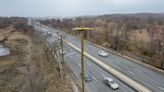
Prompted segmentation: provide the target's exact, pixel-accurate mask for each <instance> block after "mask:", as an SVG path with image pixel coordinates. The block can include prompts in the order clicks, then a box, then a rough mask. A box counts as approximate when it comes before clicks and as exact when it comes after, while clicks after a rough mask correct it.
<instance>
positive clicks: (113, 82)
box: [104, 77, 119, 90]
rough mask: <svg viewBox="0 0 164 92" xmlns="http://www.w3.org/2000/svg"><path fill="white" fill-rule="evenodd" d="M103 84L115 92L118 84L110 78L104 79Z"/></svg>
mask: <svg viewBox="0 0 164 92" xmlns="http://www.w3.org/2000/svg"><path fill="white" fill-rule="evenodd" d="M104 83H105V84H107V85H108V86H110V87H111V88H112V89H114V90H116V89H118V88H119V85H118V83H116V82H115V81H114V80H113V79H112V78H110V77H105V78H104Z"/></svg>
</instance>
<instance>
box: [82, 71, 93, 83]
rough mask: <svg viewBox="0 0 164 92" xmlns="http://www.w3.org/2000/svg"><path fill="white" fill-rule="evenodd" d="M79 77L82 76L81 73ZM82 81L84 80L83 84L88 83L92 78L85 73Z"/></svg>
mask: <svg viewBox="0 0 164 92" xmlns="http://www.w3.org/2000/svg"><path fill="white" fill-rule="evenodd" d="M80 76H82V74H81V73H80ZM84 80H85V82H90V81H92V76H91V75H90V74H89V73H85V74H84Z"/></svg>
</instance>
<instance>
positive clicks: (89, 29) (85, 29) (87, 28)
mask: <svg viewBox="0 0 164 92" xmlns="http://www.w3.org/2000/svg"><path fill="white" fill-rule="evenodd" d="M72 30H75V31H91V30H93V28H89V27H79V28H72Z"/></svg>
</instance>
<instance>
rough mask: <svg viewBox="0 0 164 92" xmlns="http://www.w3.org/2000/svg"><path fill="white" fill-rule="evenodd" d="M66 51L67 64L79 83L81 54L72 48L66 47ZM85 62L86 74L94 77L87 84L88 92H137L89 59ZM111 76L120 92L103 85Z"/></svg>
mask: <svg viewBox="0 0 164 92" xmlns="http://www.w3.org/2000/svg"><path fill="white" fill-rule="evenodd" d="M64 51H65V62H66V63H67V64H68V66H69V67H70V68H71V70H72V71H73V73H74V74H75V76H76V77H77V79H78V80H79V81H81V77H80V72H81V59H80V54H79V52H77V51H76V50H74V49H73V48H71V47H70V46H68V45H66V44H65V46H64ZM84 61H85V72H86V73H89V74H91V75H92V81H91V82H85V87H86V90H87V91H88V92H135V91H133V89H131V88H130V87H129V86H127V85H125V84H124V83H122V82H121V81H119V80H117V79H116V78H115V77H113V76H112V75H110V74H109V73H107V72H105V71H104V70H102V69H101V68H100V67H99V66H97V65H96V64H94V63H92V62H91V61H90V60H89V59H87V58H84ZM106 76H109V77H112V78H113V79H114V80H115V81H116V82H117V83H118V84H119V86H120V88H119V89H118V90H112V89H111V88H110V87H108V86H107V85H106V84H104V83H103V78H104V77H106Z"/></svg>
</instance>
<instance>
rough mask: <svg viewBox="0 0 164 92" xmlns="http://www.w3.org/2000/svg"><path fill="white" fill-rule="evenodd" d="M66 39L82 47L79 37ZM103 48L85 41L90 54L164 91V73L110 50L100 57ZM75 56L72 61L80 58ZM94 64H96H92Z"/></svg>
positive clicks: (135, 78) (147, 84) (143, 82)
mask: <svg viewBox="0 0 164 92" xmlns="http://www.w3.org/2000/svg"><path fill="white" fill-rule="evenodd" d="M48 30H50V31H52V32H56V31H57V30H54V29H52V28H48ZM65 40H66V41H68V42H70V43H71V44H73V45H75V46H77V47H78V48H80V41H79V39H77V38H75V37H73V36H71V35H67V37H66V38H65ZM101 50H102V48H99V47H96V46H94V45H92V44H89V43H87V42H85V51H86V52H87V53H89V54H90V55H92V56H94V57H96V58H97V59H99V60H101V61H103V62H104V63H106V64H107V65H111V66H112V67H113V68H115V69H116V70H118V71H120V72H121V73H123V74H125V75H127V76H128V77H130V78H131V79H133V80H135V81H137V82H139V83H141V84H143V85H145V86H146V87H148V88H149V89H151V90H152V91H153V92H164V74H161V73H159V72H157V71H154V70H151V69H149V68H147V67H143V66H141V65H139V64H137V63H134V62H132V61H129V60H127V59H125V58H123V57H120V56H118V55H115V54H113V53H110V52H108V51H107V52H108V53H109V56H108V57H107V58H103V57H100V56H98V55H97V52H98V51H101ZM73 58H76V59H73ZM73 58H70V61H71V60H72V62H73V61H77V60H80V58H79V59H78V57H73ZM86 60H87V59H86ZM87 61H89V60H87ZM66 62H67V60H66ZM68 62H69V61H68ZM68 64H70V63H68ZM86 66H87V64H86ZM92 66H94V65H92ZM79 67H80V66H79ZM97 67H98V66H97ZM71 68H72V67H71ZM76 68H78V67H77V66H76ZM86 68H87V67H86ZM92 68H93V67H92ZM79 69H80V68H79ZM95 69H96V71H97V68H95ZM95 69H93V70H95ZM72 70H74V69H72ZM93 70H92V71H93ZM102 71H103V70H102ZM73 72H74V71H73ZM76 72H77V71H75V72H74V73H75V75H76V76H78V74H77V73H76ZM104 72H105V71H104ZM107 74H108V73H107ZM100 75H101V74H100ZM96 76H99V75H96ZM109 76H111V75H109ZM100 77H102V76H99V77H97V78H98V79H100ZM120 83H121V82H120ZM102 85H103V84H102ZM103 92H106V91H103ZM121 92H122V91H121ZM126 92H127V91H126Z"/></svg>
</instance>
